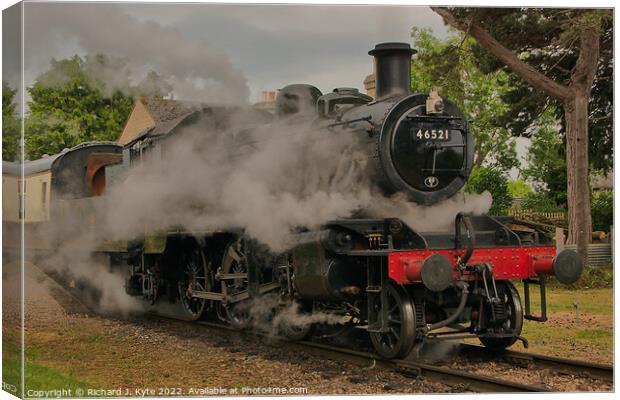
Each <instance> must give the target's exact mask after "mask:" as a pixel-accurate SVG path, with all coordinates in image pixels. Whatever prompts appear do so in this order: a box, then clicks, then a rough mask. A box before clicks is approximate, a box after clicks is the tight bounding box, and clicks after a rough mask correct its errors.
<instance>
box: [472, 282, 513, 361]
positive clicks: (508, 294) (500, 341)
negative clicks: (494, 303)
mask: <svg viewBox="0 0 620 400" xmlns="http://www.w3.org/2000/svg"><path fill="white" fill-rule="evenodd" d="M504 285H505V286H506V290H505V291H504V294H503V295H502V296H501V297H500V298H501V300H502V301H503V302H504V305H505V307H506V316H507V318H506V322H504V325H503V328H504V330H506V331H512V332H514V333H515V335H514V336H512V337H503V338H491V337H481V338H480V342H481V343H482V344H483V345H484V346H485V347H488V348H490V349H493V350H503V349H505V348H507V347H510V346H512V345H513V344H515V342H516V341H517V337H518V336H519V335H520V334H521V329H523V308H522V307H521V297H520V296H519V291H518V290H517V288H516V287H515V286H514V285H513V284H512V282H510V281H505V282H504Z"/></svg>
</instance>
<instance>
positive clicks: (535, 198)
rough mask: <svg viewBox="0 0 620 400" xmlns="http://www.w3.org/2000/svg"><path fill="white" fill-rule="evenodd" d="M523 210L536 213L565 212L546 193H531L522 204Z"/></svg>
mask: <svg viewBox="0 0 620 400" xmlns="http://www.w3.org/2000/svg"><path fill="white" fill-rule="evenodd" d="M521 208H522V209H524V210H530V211H536V212H558V211H565V210H563V209H562V207H560V206H558V205H557V204H556V203H555V201H553V198H552V197H551V195H550V193H548V192H546V191H540V192H531V193H529V194H527V195H526V196H525V197H524V198H523V201H522V202H521Z"/></svg>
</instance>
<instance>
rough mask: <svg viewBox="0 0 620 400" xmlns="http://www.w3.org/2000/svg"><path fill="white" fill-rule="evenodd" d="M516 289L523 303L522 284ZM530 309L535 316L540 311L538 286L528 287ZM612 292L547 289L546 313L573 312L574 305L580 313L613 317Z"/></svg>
mask: <svg viewBox="0 0 620 400" xmlns="http://www.w3.org/2000/svg"><path fill="white" fill-rule="evenodd" d="M516 286H517V288H518V289H519V294H520V295H521V302H524V301H525V300H524V295H523V284H521V283H518V284H517V285H516ZM530 301H531V307H532V310H533V312H534V313H535V314H539V311H538V310H540V292H539V290H538V286H530ZM613 302H614V297H613V291H612V290H611V289H570V288H567V287H566V286H564V287H553V286H552V287H547V312H548V313H553V312H575V308H576V305H578V306H579V311H580V312H585V313H590V314H597V315H613Z"/></svg>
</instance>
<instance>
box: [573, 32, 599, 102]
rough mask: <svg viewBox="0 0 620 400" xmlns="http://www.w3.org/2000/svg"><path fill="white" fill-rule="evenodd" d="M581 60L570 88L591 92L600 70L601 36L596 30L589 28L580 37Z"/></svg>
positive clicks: (576, 66)
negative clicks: (574, 87)
mask: <svg viewBox="0 0 620 400" xmlns="http://www.w3.org/2000/svg"><path fill="white" fill-rule="evenodd" d="M579 42H580V43H579V58H578V59H577V63H576V64H575V68H574V70H573V73H572V75H571V79H570V86H578V87H579V88H580V89H582V90H583V89H585V90H587V91H588V93H589V91H590V90H591V89H592V82H593V81H594V77H595V76H596V70H597V68H598V56H599V46H600V36H599V34H598V32H597V31H596V29H594V28H588V29H584V30H582V31H581V33H580V35H579Z"/></svg>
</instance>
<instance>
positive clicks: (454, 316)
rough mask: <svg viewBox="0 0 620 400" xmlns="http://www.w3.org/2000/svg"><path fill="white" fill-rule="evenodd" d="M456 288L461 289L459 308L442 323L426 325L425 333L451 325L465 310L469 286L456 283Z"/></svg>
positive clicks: (461, 282)
mask: <svg viewBox="0 0 620 400" xmlns="http://www.w3.org/2000/svg"><path fill="white" fill-rule="evenodd" d="M456 287H457V288H459V289H461V301H460V302H459V306H458V307H457V308H456V310H455V311H454V313H452V315H450V316H449V317H448V318H446V319H444V320H443V321H439V322H437V323H434V324H432V325H426V327H425V328H424V332H425V333H426V332H430V331H434V330H436V329H439V328H443V327H444V326H448V325H450V324H451V323H453V322H454V321H455V320H456V319H457V318H458V316H459V315H461V313H462V312H463V310H464V309H465V304H466V303H467V297H468V296H469V290H468V287H469V285H468V284H467V282H465V281H458V282H457V283H456Z"/></svg>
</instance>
